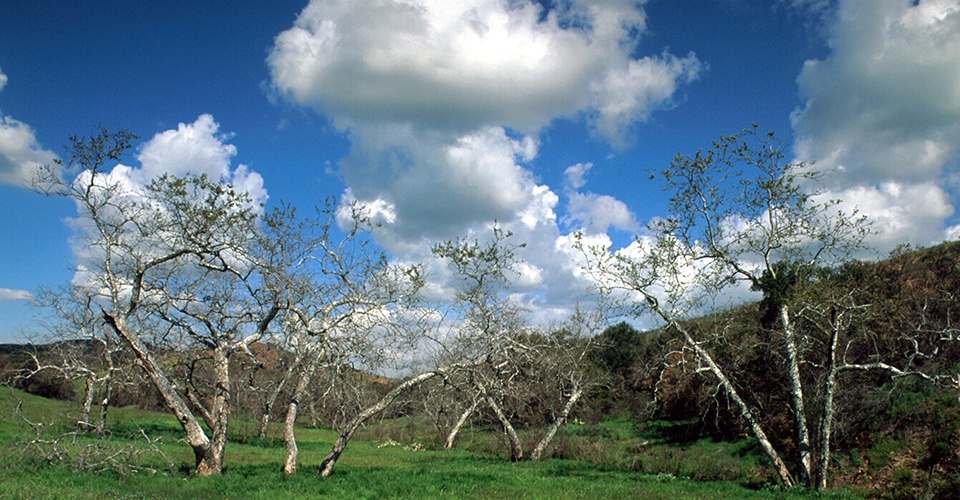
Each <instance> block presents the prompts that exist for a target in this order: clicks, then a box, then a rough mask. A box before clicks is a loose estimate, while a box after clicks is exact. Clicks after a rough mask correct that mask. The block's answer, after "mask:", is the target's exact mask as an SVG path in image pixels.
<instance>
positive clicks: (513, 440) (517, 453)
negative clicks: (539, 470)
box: [485, 394, 523, 462]
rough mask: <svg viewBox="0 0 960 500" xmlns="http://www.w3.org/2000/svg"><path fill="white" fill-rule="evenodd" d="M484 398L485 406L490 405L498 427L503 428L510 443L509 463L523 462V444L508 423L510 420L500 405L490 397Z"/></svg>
mask: <svg viewBox="0 0 960 500" xmlns="http://www.w3.org/2000/svg"><path fill="white" fill-rule="evenodd" d="M485 397H486V400H487V404H488V405H490V408H491V409H492V410H493V413H495V414H496V415H497V419H498V420H500V425H502V426H503V432H504V433H505V434H506V435H507V440H508V441H509V442H510V461H511V462H519V461H521V460H523V444H522V443H520V437H518V436H517V431H516V429H514V428H513V424H511V423H510V419H508V418H507V415H506V414H505V413H503V409H502V408H500V405H499V404H497V402H496V401H495V400H494V399H493V397H492V396H490V395H489V394H487V395H486V396H485Z"/></svg>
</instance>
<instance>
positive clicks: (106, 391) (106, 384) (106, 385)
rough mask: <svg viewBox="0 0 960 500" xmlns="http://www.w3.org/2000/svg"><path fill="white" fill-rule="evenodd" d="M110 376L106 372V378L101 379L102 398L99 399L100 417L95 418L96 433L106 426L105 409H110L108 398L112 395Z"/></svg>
mask: <svg viewBox="0 0 960 500" xmlns="http://www.w3.org/2000/svg"><path fill="white" fill-rule="evenodd" d="M111 371H112V368H111ZM111 378H112V377H111V375H109V374H108V375H107V378H106V380H104V381H103V399H101V400H100V418H99V419H98V420H97V428H96V432H97V434H100V433H102V432H103V430H104V429H106V428H107V410H109V409H110V398H112V397H113V384H112V383H111Z"/></svg>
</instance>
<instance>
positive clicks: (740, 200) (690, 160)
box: [581, 127, 869, 486]
mask: <svg viewBox="0 0 960 500" xmlns="http://www.w3.org/2000/svg"><path fill="white" fill-rule="evenodd" d="M660 175H662V176H663V178H664V179H665V183H666V186H665V190H666V191H668V192H669V193H670V196H671V197H670V213H671V215H670V216H669V217H668V218H665V219H658V220H655V221H653V222H652V223H651V224H650V226H649V231H650V234H651V235H652V239H650V240H647V239H643V238H641V239H638V242H637V245H635V248H634V249H633V250H635V251H633V252H632V253H631V252H622V253H619V254H617V255H610V254H608V253H607V252H606V250H605V249H592V250H588V251H587V254H588V257H589V258H590V259H591V265H590V267H591V269H593V270H595V271H596V272H597V273H596V277H597V278H598V280H597V282H598V284H599V285H600V286H601V287H606V288H610V287H621V288H624V289H627V290H630V291H632V292H634V293H635V294H636V297H637V298H638V299H639V302H638V303H637V304H638V305H643V306H644V308H645V309H647V310H649V311H651V312H653V313H655V314H656V315H657V316H658V317H659V318H660V319H661V320H662V321H664V322H665V323H666V324H667V325H668V326H669V327H670V328H671V329H673V330H674V331H676V332H678V333H679V334H680V335H681V336H682V337H683V338H684V340H685V342H686V343H687V345H688V346H689V347H690V348H691V349H693V351H694V352H695V353H696V355H697V357H698V359H700V360H701V362H702V363H704V365H705V366H704V367H703V370H704V371H705V372H709V373H711V374H713V375H714V376H715V377H716V378H717V379H718V380H719V381H720V385H721V386H722V387H723V388H724V390H725V391H726V393H727V394H728V395H729V396H730V398H731V399H732V400H733V401H734V403H735V404H736V406H737V407H738V408H739V411H740V415H741V417H742V418H743V419H744V420H745V421H746V422H747V424H748V426H749V427H750V428H751V430H752V433H753V434H754V436H755V437H756V438H757V439H758V440H759V441H760V443H761V446H762V448H763V449H764V451H765V453H766V454H767V456H768V457H769V458H770V459H771V461H772V462H773V463H774V466H775V469H776V470H777V473H778V475H779V477H780V479H781V481H782V482H783V483H784V485H787V486H789V485H792V484H793V482H794V481H793V479H792V477H791V475H790V474H789V472H788V470H787V468H786V466H785V465H784V464H783V462H782V460H781V459H780V456H779V454H778V453H777V452H776V450H775V449H774V448H773V446H772V444H771V443H770V440H769V438H768V437H767V436H766V434H765V433H764V432H763V430H762V427H761V424H760V421H759V420H758V419H757V418H756V417H755V415H754V414H753V411H752V410H751V408H750V407H749V405H748V404H747V403H746V402H745V401H744V400H743V398H742V397H741V395H740V394H739V391H738V390H737V387H736V384H735V383H733V382H732V381H730V380H729V379H728V378H727V375H726V373H725V372H724V370H723V369H722V368H721V367H720V366H719V364H718V363H717V362H716V360H715V359H714V357H713V356H712V355H711V354H710V352H708V351H707V350H706V349H704V347H703V345H704V344H703V343H702V340H701V339H696V338H694V337H693V336H692V335H691V334H690V331H689V329H688V327H686V326H684V324H683V322H682V320H683V319H685V318H686V317H687V316H686V315H687V314H690V313H694V314H697V313H699V314H702V313H703V312H705V311H707V310H709V309H705V307H707V306H708V305H709V304H708V301H709V300H712V298H715V297H717V296H718V294H719V293H720V292H721V291H723V290H727V289H730V288H731V287H733V286H735V285H737V284H738V283H746V284H747V285H749V286H750V287H751V288H752V289H753V290H755V291H760V292H762V293H763V294H764V297H765V298H766V299H767V300H766V302H767V305H768V307H769V308H770V309H769V310H770V312H771V313H772V315H771V316H772V317H774V318H776V319H775V320H774V321H772V322H766V327H767V328H770V329H771V330H772V331H775V332H776V333H778V334H779V335H780V336H781V338H782V345H783V346H784V350H785V356H786V360H787V363H786V371H787V378H788V380H789V384H790V388H789V400H790V406H791V412H792V414H793V416H794V423H795V430H796V447H797V450H798V451H797V453H798V459H797V471H798V473H799V476H800V477H799V481H800V483H802V484H804V485H807V486H812V485H813V475H812V472H811V471H812V468H811V467H812V466H811V463H812V462H811V445H810V431H809V426H808V423H807V418H808V412H807V409H806V408H805V401H804V388H803V385H802V377H801V373H800V368H801V364H802V362H801V352H800V344H801V339H799V338H798V333H797V331H796V325H795V312H794V309H793V304H792V302H791V290H792V286H793V284H794V283H795V282H796V281H797V280H798V279H801V278H802V276H804V275H805V274H806V273H809V272H810V271H811V270H812V269H815V268H816V267H819V266H827V267H830V266H836V265H839V264H840V263H842V262H843V261H844V260H845V259H847V258H849V257H850V256H851V255H852V253H853V252H855V251H857V250H859V249H860V248H861V245H862V242H863V239H864V237H865V236H866V235H867V233H868V229H869V228H868V225H867V224H866V222H865V220H864V219H863V218H862V217H859V216H857V215H856V214H845V213H843V212H842V211H840V210H839V209H837V208H836V205H835V202H832V201H829V200H827V201H824V200H823V199H822V196H821V195H820V193H819V192H817V191H816V182H817V181H818V179H819V177H820V173H819V172H817V171H816V170H813V169H812V168H810V167H809V166H807V165H804V164H800V163H790V162H787V161H785V154H784V152H783V145H782V143H781V142H780V141H778V140H777V139H776V138H775V137H774V136H773V134H766V135H761V134H758V133H757V131H756V127H753V128H751V129H747V130H745V131H744V132H743V133H741V134H736V135H732V136H724V137H721V138H720V140H719V141H717V142H715V143H714V145H713V148H712V149H710V150H709V151H707V152H705V153H704V152H702V151H698V152H697V153H696V154H695V155H693V156H684V155H677V156H676V157H675V159H674V161H673V162H672V164H671V165H670V168H668V169H666V170H664V171H663V172H661V173H660ZM811 189H813V191H811ZM581 248H583V245H581ZM774 325H776V326H774Z"/></svg>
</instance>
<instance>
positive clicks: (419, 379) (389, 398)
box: [317, 370, 443, 477]
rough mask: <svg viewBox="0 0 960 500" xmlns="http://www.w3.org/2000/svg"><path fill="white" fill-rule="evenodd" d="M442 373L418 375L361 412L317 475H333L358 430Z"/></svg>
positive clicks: (325, 459)
mask: <svg viewBox="0 0 960 500" xmlns="http://www.w3.org/2000/svg"><path fill="white" fill-rule="evenodd" d="M442 373H443V372H442V371H440V370H434V371H431V372H426V373H423V374H421V375H417V376H416V377H413V378H412V379H409V380H407V381H406V382H404V383H402V384H400V385H398V386H397V387H394V388H393V390H391V391H390V392H388V393H387V394H386V395H385V396H384V397H383V398H381V399H380V401H377V403H376V404H374V405H373V406H370V407H368V408H366V409H364V410H363V411H361V412H360V414H359V415H357V416H356V417H354V418H353V420H351V421H350V422H348V423H347V425H346V427H345V428H344V430H343V432H342V433H341V434H340V437H339V438H337V442H336V443H334V445H333V449H331V450H330V453H328V454H327V456H326V458H324V459H323V463H321V464H320V470H319V471H318V472H317V475H319V476H323V477H327V476H329V475H330V474H333V468H334V466H335V465H336V464H337V460H338V459H339V458H340V455H341V454H342V453H343V450H345V449H346V448H347V443H349V442H350V438H351V437H352V436H353V433H354V432H356V431H357V429H359V428H360V426H361V425H363V423H364V422H365V421H366V420H367V419H368V418H370V417H372V416H374V415H376V414H377V413H380V412H381V411H383V410H384V409H386V408H387V406H389V405H390V403H392V402H393V400H395V399H397V396H399V395H400V394H402V393H403V392H404V391H406V390H407V389H410V388H412V387H416V386H418V385H420V384H422V383H424V382H426V381H427V380H430V379H432V378H433V377H436V376H437V375H441V374H442Z"/></svg>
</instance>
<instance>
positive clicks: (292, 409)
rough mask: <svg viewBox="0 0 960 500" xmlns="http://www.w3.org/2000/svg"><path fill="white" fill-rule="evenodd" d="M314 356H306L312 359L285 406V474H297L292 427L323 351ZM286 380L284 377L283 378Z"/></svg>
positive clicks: (295, 444) (294, 438)
mask: <svg viewBox="0 0 960 500" xmlns="http://www.w3.org/2000/svg"><path fill="white" fill-rule="evenodd" d="M319 351H320V352H319V353H317V355H316V356H313V355H312V352H308V355H310V356H311V357H312V359H311V361H310V364H309V365H308V366H307V368H306V370H304V372H303V374H302V375H300V381H299V382H297V388H296V389H295V390H294V391H293V397H292V398H290V404H289V405H287V417H286V420H285V422H284V426H283V439H284V441H285V442H286V444H287V459H286V461H285V462H284V464H283V472H285V473H287V474H291V475H292V474H296V473H297V455H298V454H299V450H298V449H297V436H296V434H295V433H294V426H295V425H296V423H297V411H298V410H299V408H300V400H301V399H302V398H303V396H304V395H305V394H306V393H307V388H308V387H310V383H311V382H312V381H313V374H314V373H316V372H317V366H318V365H320V359H321V358H322V357H323V354H324V352H325V351H324V350H323V349H320V350H319ZM284 378H286V377H284Z"/></svg>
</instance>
